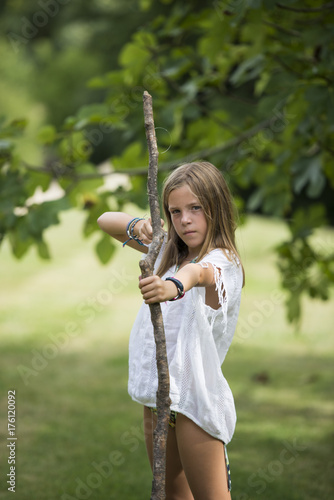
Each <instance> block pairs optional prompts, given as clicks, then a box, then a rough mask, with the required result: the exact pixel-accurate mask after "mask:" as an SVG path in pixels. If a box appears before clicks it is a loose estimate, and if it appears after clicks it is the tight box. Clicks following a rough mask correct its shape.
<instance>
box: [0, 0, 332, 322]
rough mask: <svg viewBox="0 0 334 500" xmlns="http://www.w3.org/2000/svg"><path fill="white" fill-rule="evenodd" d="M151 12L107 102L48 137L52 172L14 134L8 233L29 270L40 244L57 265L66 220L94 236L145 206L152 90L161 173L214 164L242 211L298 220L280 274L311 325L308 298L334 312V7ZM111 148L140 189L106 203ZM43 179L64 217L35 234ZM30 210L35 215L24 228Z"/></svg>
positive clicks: (11, 129)
mask: <svg viewBox="0 0 334 500" xmlns="http://www.w3.org/2000/svg"><path fill="white" fill-rule="evenodd" d="M138 8H141V9H142V13H144V14H145V16H146V19H147V22H146V23H142V24H139V23H138V25H137V26H138V28H137V30H136V31H135V32H134V33H133V35H132V38H131V40H130V41H128V42H127V43H124V44H123V46H122V48H121V50H120V53H119V58H118V68H116V67H115V68H114V69H113V70H112V71H108V72H107V73H106V74H104V75H101V76H96V75H95V76H94V77H92V78H91V79H90V81H89V88H90V89H92V91H96V92H101V93H103V95H104V96H105V98H104V99H103V101H101V102H100V103H99V104H89V105H86V106H84V107H81V108H80V109H79V110H78V111H77V112H75V113H73V114H72V115H71V116H70V117H67V118H66V120H65V121H64V123H63V124H62V125H60V126H55V125H47V126H45V127H44V128H43V129H42V130H41V131H40V133H39V140H40V142H41V143H42V145H43V147H44V148H45V161H44V165H43V166H41V167H36V166H31V165H27V164H26V163H25V162H24V161H23V159H22V158H20V157H19V156H18V155H17V154H16V152H15V148H14V146H15V143H14V141H13V135H15V134H17V133H18V132H20V131H21V129H22V124H21V126H19V125H18V123H20V122H18V123H16V122H12V123H10V124H8V125H6V126H4V128H3V129H2V132H1V134H2V135H1V137H2V139H1V143H0V146H1V150H0V153H1V164H0V166H1V175H2V183H1V189H2V192H3V193H6V200H7V201H6V202H5V206H4V210H3V211H2V215H1V232H2V234H3V235H5V234H8V236H9V238H10V241H11V243H12V248H13V251H14V253H15V255H17V256H18V257H20V256H22V255H23V254H24V253H25V251H26V250H27V248H28V247H29V246H30V245H31V244H33V243H37V245H38V248H39V249H40V250H39V251H40V254H41V255H43V256H47V250H46V249H45V247H44V244H43V238H42V235H43V231H44V229H45V228H46V227H47V226H48V225H49V224H52V223H55V222H56V212H57V210H62V209H64V208H66V207H68V206H76V207H79V208H81V209H85V210H87V212H88V215H87V224H86V226H85V232H86V234H91V232H92V231H93V230H94V229H95V228H96V229H97V227H96V226H95V228H94V224H93V222H92V221H93V220H94V217H96V216H97V215H98V214H99V213H102V212H103V211H105V210H107V209H108V207H110V206H112V209H121V207H122V206H123V204H124V202H126V201H128V200H132V201H135V202H136V203H138V204H139V205H140V206H142V207H145V206H146V204H147V200H146V190H145V181H144V179H143V177H142V174H143V172H145V170H146V164H147V154H146V145H145V134H144V133H143V113H142V93H143V91H144V89H146V90H148V91H149V92H150V93H151V94H152V96H153V102H154V114H155V123H156V125H157V127H159V128H158V129H157V135H158V142H159V148H160V153H161V154H160V171H161V172H165V171H168V170H169V169H170V168H171V167H172V166H174V165H177V164H179V163H181V162H182V161H187V160H189V159H200V158H201V159H208V160H210V161H212V162H213V163H214V164H216V165H217V166H218V167H219V168H220V169H221V170H222V171H223V172H224V174H225V176H226V177H227V179H228V181H229V183H230V184H231V187H232V190H233V191H234V192H235V193H236V194H237V202H238V205H239V206H241V207H242V210H243V211H247V212H252V211H260V212H262V213H264V214H267V215H270V216H275V217H279V218H282V219H284V220H285V221H286V223H287V225H288V227H289V229H290V232H291V237H290V239H289V240H287V241H286V242H283V243H282V244H281V245H280V246H279V247H278V248H277V255H278V258H279V260H278V264H279V268H280V270H281V273H282V284H283V286H284V287H285V288H286V289H287V290H288V301H287V302H288V317H289V319H290V320H291V321H298V319H299V318H300V298H301V296H302V294H304V293H307V294H308V295H310V296H311V297H320V298H322V299H327V298H328V296H329V288H330V286H331V285H332V284H333V273H334V271H333V254H330V252H329V249H328V248H326V245H322V246H321V247H320V248H317V249H315V248H314V246H312V242H311V236H312V233H313V232H314V231H315V230H316V229H317V228H318V227H321V226H323V225H326V224H328V223H332V222H333V213H332V208H333V201H332V200H333V188H334V170H333V168H332V158H333V152H334V151H333V144H332V141H331V137H332V135H333V127H334V114H333V109H334V106H333V85H332V83H333V81H332V75H333V69H334V50H333V49H334V47H333V45H334V42H333V40H334V37H333V32H334V28H333V21H334V13H333V4H332V2H329V3H322V2H319V1H315V2H314V1H312V2H311V1H310V0H309V1H306V2H301V1H294V2H290V3H287V2H276V1H274V0H262V1H261V0H248V1H246V0H228V1H219V0H218V1H214V2H213V3H212V4H210V5H209V6H207V5H205V4H204V5H203V4H202V3H199V2H193V3H192V5H190V4H189V3H188V4H185V3H183V2H180V0H174V1H173V0H171V1H168V2H167V1H161V3H159V4H157V3H155V4H153V2H150V1H145V2H139V3H138ZM101 95H102V94H101ZM20 127H21V128H20ZM106 142H108V143H110V144H111V146H110V156H111V157H112V162H113V164H114V166H115V167H116V169H117V171H119V172H124V173H127V174H130V175H131V190H126V189H124V188H120V187H119V188H117V189H113V190H109V191H108V190H107V191H105V190H104V191H101V190H97V187H99V186H101V185H102V179H101V174H100V173H99V172H98V170H97V168H96V166H95V164H94V158H95V157H94V155H95V154H96V151H97V150H98V149H99V148H101V147H102V146H103V144H105V143H106ZM143 167H144V168H143ZM43 176H44V177H43ZM42 177H43V179H44V180H43V181H42V183H43V185H44V188H45V187H47V186H48V185H49V182H50V181H51V180H52V179H57V181H58V183H59V184H60V186H61V187H62V188H63V189H64V192H65V195H64V198H63V201H64V204H62V203H60V202H58V203H57V204H53V205H52V207H50V206H43V205H45V204H43V205H42V206H41V208H40V210H41V214H44V212H45V214H46V217H45V222H43V223H40V224H38V229H37V230H35V229H34V228H33V225H32V223H31V220H36V218H34V217H33V216H31V215H30V213H31V212H33V211H36V207H34V205H32V206H29V205H28V206H25V205H27V204H26V203H25V200H26V199H27V198H28V197H29V196H31V195H32V194H33V192H34V190H35V188H36V187H37V186H38V185H40V183H41V178H42ZM7 183H9V184H10V186H12V187H11V189H9V187H8V186H7ZM22 206H25V209H26V210H27V213H26V214H25V215H21V214H20V215H18V214H17V213H16V212H17V207H22ZM15 209H16V212H15ZM87 228H89V229H87ZM18 242H20V244H18ZM22 242H23V243H22ZM107 245H108V243H107V240H106V239H103V240H101V243H100V244H99V246H98V248H97V250H98V253H99V255H100V258H101V259H102V260H103V261H104V262H107V260H108V257H109V256H111V255H112V249H111V247H109V249H108V248H106V246H107ZM109 245H111V243H110V242H109ZM17 248H18V249H17ZM101 249H102V250H101ZM311 269H312V273H313V270H314V269H316V272H315V274H314V273H313V277H310V276H309V274H310V270H311ZM312 273H311V274H312Z"/></svg>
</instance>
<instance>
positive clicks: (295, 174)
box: [0, 0, 334, 500]
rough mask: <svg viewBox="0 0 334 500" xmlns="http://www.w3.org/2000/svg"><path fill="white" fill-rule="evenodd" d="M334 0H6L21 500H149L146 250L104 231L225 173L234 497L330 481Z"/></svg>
mask: <svg viewBox="0 0 334 500" xmlns="http://www.w3.org/2000/svg"><path fill="white" fill-rule="evenodd" d="M333 23H334V5H333V2H324V1H323V2H321V1H311V0H308V1H306V2H305V1H304V2H301V1H289V2H287V1H285V2H284V1H283V2H276V1H274V0H227V1H220V0H217V1H212V2H203V1H202V2H199V1H198V2H197V1H192V2H188V3H187V4H184V3H182V2H181V1H179V0H174V1H173V0H164V1H162V0H160V1H158V2H152V1H150V0H141V1H139V0H129V1H128V2H126V3H125V2H121V1H118V0H93V1H91V2H89V3H88V2H85V3H84V2H78V1H76V0H38V1H35V0H32V1H30V2H23V0H11V1H10V2H9V1H2V3H1V5H0V27H1V38H0V71H1V80H0V242H1V247H0V279H1V291H0V294H1V301H0V321H1V323H0V324H1V334H0V344H1V351H0V352H1V363H0V405H1V413H0V499H1V498H4V499H6V498H10V496H9V495H10V494H11V491H8V487H9V486H10V484H7V480H9V478H8V476H7V474H8V473H9V471H10V469H9V467H10V465H9V464H8V457H9V451H8V450H9V449H8V448H7V443H8V440H7V438H8V391H15V395H16V417H15V418H16V421H15V425H16V429H15V432H16V436H17V446H16V457H15V458H16V464H15V466H16V492H17V494H18V498H20V500H25V499H30V498H36V499H41V500H44V499H45V500H53V499H62V500H65V499H73V498H76V499H84V498H91V499H95V498H96V499H97V498H99V499H119V498H124V499H129V500H132V499H136V500H138V499H143V500H144V499H146V498H149V495H150V488H151V472H150V469H149V465H148V462H147V459H146V452H145V446H144V436H143V429H142V423H141V419H142V415H141V407H140V405H137V404H135V403H133V402H132V401H131V400H130V398H129V396H128V395H127V344H128V338H129V333H130V330H131V325H132V323H133V321H134V319H135V317H136V313H137V310H138V308H139V306H140V303H141V298H140V296H139V295H140V294H139V292H138V288H137V283H138V276H139V274H140V271H139V266H138V261H139V258H140V254H136V252H133V251H131V249H129V248H126V247H125V248H122V246H121V245H118V244H117V243H115V242H112V241H111V239H110V238H109V237H107V236H105V235H104V234H102V233H101V231H100V230H99V228H98V226H97V224H96V219H97V218H98V216H99V215H101V214H102V213H103V212H105V211H108V210H122V211H126V212H128V213H130V214H133V215H134V216H137V215H138V216H143V215H148V213H149V209H148V206H147V193H146V171H147V165H148V154H147V146H146V138H145V131H144V126H143V110H142V94H143V91H144V90H147V91H148V92H150V93H151V95H152V97H153V105H154V117H155V126H156V133H157V139H158V147H159V152H160V155H159V169H160V173H159V186H161V183H162V181H163V179H164V177H165V176H166V175H168V173H169V172H170V171H171V170H172V169H173V168H175V166H177V165H179V164H181V163H183V162H185V161H192V160H196V159H202V160H208V161H211V162H212V163H214V164H215V165H216V166H217V167H218V168H219V169H220V170H221V171H222V172H223V174H224V176H225V177H226V179H227V181H228V183H229V185H230V188H231V190H232V192H233V194H234V197H235V201H236V206H237V209H238V212H239V227H238V229H237V241H238V245H239V251H240V254H241V257H242V259H243V264H244V267H245V271H246V287H245V288H244V290H243V297H242V306H241V311H240V319H239V323H238V326H237V329H236V332H235V337H234V340H233V343H232V346H231V349H230V352H229V354H228V356H227V358H226V361H225V362H224V366H223V371H224V375H225V377H226V378H227V380H228V382H229V384H230V386H231V388H232V392H233V394H234V397H235V402H236V408H237V414H238V423H237V428H236V432H235V435H234V437H233V440H232V442H231V443H230V444H229V447H228V450H229V458H230V465H231V473H232V487H233V489H232V495H233V499H234V500H238V499H239V500H250V499H253V498H259V499H261V498H263V499H267V500H268V499H273V500H276V499H277V500H278V499H282V498H285V499H288V500H290V499H291V500H292V499H293V500H297V499H298V500H307V499H311V498H312V499H330V498H332V497H333V491H334V488H333V467H334V460H333V441H334V439H333V437H334V436H333V409H334V408H333V407H334V404H333V397H332V396H333V369H332V365H333V352H334V346H333V339H332V325H333V319H334V314H333V306H332V304H331V299H332V296H333V291H332V285H333V282H334V266H333V255H334V250H333V249H334V233H333V220H334V210H333V204H334V202H333V199H334V198H333V187H334V168H333V153H334V143H333V129H334V113H333V110H334V103H333V70H334V55H333V54H334V50H333V49H334V47H333V40H334V37H333V34H334V27H333Z"/></svg>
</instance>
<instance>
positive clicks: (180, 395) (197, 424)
mask: <svg viewBox="0 0 334 500" xmlns="http://www.w3.org/2000/svg"><path fill="white" fill-rule="evenodd" d="M163 207H164V212H165V216H166V219H167V235H166V238H165V242H164V244H163V246H162V249H161V251H160V254H159V256H158V259H157V262H156V265H155V271H154V272H155V274H154V275H153V276H151V277H148V278H145V279H141V280H140V281H139V288H140V291H141V293H142V296H143V299H144V302H143V305H142V307H141V309H140V311H139V314H138V316H137V319H136V321H135V323H134V326H133V329H132V332H131V336H130V347H129V384H128V389H129V394H130V396H131V397H132V398H133V400H135V401H137V402H139V403H141V404H142V405H143V407H144V425H145V438H146V448H147V453H148V457H149V460H150V463H151V467H152V461H153V431H154V427H155V425H156V413H155V411H156V410H155V406H156V391H157V368H156V357H155V343H154V336H153V327H152V323H151V317H150V311H149V306H148V305H147V304H152V303H154V302H161V308H162V314H163V320H164V327H165V335H166V344H167V356H168V365H169V375H170V398H171V401H172V403H171V414H170V422H169V430H168V439H167V460H166V498H167V500H170V499H180V500H181V499H182V500H193V499H195V500H225V499H230V498H231V496H230V489H231V488H230V473H229V464H228V458H227V453H226V444H227V443H229V441H230V440H231V438H232V435H233V432H234V428H235V422H236V414H235V408H234V401H233V396H232V393H231V390H230V388H229V386H228V383H227V382H226V380H225V378H224V376H223V374H222V371H221V365H222V363H223V361H224V358H225V356H226V353H227V351H228V348H229V346H230V344H231V341H232V337H233V334H234V330H235V327H236V323H237V318H238V313H239V305H240V296H241V288H242V286H243V282H244V275H243V268H242V265H241V262H240V258H239V255H238V252H237V249H236V244H235V236H234V232H235V221H234V205H233V202H232V199H231V195H230V192H229V190H228V187H227V185H226V183H225V180H224V178H223V176H222V175H221V173H220V172H219V171H218V170H217V169H216V167H214V166H213V165H212V164H211V163H208V162H194V163H188V164H185V165H182V166H180V167H178V168H177V169H176V170H174V171H173V172H172V173H171V175H170V176H169V177H168V179H167V180H166V182H165V184H164V190H163ZM98 223H99V225H100V227H101V229H103V230H104V231H106V232H107V233H108V234H110V235H111V236H112V237H114V238H116V239H117V240H119V241H121V242H123V243H124V244H125V243H127V244H128V245H129V246H130V247H132V248H134V249H135V250H139V251H140V252H147V251H148V248H147V246H143V244H144V245H149V244H150V243H151V241H152V227H151V222H150V219H149V220H143V219H138V218H135V219H133V218H132V217H131V216H129V215H127V214H124V213H115V212H106V213H105V214H103V215H102V216H101V217H100V218H99V219H98ZM162 225H163V221H162Z"/></svg>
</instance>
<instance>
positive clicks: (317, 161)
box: [291, 155, 326, 198]
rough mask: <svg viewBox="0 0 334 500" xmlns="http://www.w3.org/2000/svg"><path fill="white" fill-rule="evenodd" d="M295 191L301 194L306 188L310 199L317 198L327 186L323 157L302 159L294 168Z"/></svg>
mask: <svg viewBox="0 0 334 500" xmlns="http://www.w3.org/2000/svg"><path fill="white" fill-rule="evenodd" d="M291 170H292V173H293V174H295V176H294V180H293V187H294V191H295V192H296V193H297V194H299V193H300V192H301V191H302V189H303V188H304V187H306V186H307V185H308V187H307V190H306V193H307V195H308V196H309V197H310V198H317V197H318V196H319V195H320V194H321V193H322V191H323V189H324V187H325V185H326V178H325V176H324V174H323V172H322V158H321V155H317V156H314V157H313V158H300V159H299V160H297V161H296V162H295V163H294V165H293V166H292V169H291Z"/></svg>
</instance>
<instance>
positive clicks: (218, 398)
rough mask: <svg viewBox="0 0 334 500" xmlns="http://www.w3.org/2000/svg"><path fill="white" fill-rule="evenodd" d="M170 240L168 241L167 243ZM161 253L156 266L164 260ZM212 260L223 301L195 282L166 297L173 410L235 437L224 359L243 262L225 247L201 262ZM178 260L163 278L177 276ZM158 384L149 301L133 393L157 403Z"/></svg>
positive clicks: (137, 340)
mask: <svg viewBox="0 0 334 500" xmlns="http://www.w3.org/2000/svg"><path fill="white" fill-rule="evenodd" d="M163 246H164V245H163ZM162 252H163V248H162V249H161V251H160V254H159V256H158V258H157V261H156V265H155V271H156V269H157V268H158V266H159V264H160V261H161V254H162ZM210 264H211V265H212V266H213V269H214V276H215V282H216V290H217V291H218V296H219V303H220V307H219V308H218V309H217V310H215V309H212V308H211V307H210V306H208V305H206V304H205V287H194V288H192V289H191V290H189V291H188V292H186V294H185V296H184V297H183V298H182V299H180V300H176V301H174V302H163V303H161V309H162V314H163V321H164V327H165V336H166V344H167V357H168V365H169V376H170V398H171V401H172V404H171V410H174V411H176V412H179V413H182V414H183V415H185V416H187V417H188V418H190V419H191V420H193V421H194V422H195V423H196V424H197V425H199V426H200V427H201V428H202V429H204V430H205V431H206V432H207V433H208V434H210V435H211V436H214V437H215V438H217V439H220V440H221V441H223V442H224V443H225V444H227V443H229V442H230V441H231V439H232V436H233V433H234V429H235V423H236V412H235V407H234V400H233V395H232V392H231V389H230V387H229V385H228V383H227V381H226V380H225V377H224V376H223V373H222V370H221V365H222V363H223V361H224V359H225V356H226V353H227V351H228V349H229V346H230V344H231V341H232V338H233V335H234V331H235V327H236V323H237V319H238V314H239V306H240V297H241V289H242V281H243V275H242V268H241V265H240V263H239V261H238V260H236V261H234V262H231V261H230V260H228V258H227V257H226V255H225V254H224V252H223V251H222V250H220V249H215V250H212V251H211V252H210V253H208V254H207V255H206V256H205V257H204V258H203V259H202V260H201V261H200V262H199V263H198V265H201V266H202V267H207V266H208V265H210ZM174 274H175V266H173V267H172V268H171V269H169V270H168V271H167V272H166V274H165V275H164V276H163V278H166V277H167V276H173V275H174ZM157 387H158V377H157V367H156V357H155V341H154V335H153V327H152V322H151V315H150V310H149V306H148V305H147V304H145V303H143V304H142V306H141V308H140V310H139V313H138V316H137V318H136V320H135V323H134V325H133V328H132V331H131V335H130V345H129V383H128V390H129V394H130V396H131V397H132V399H133V400H134V401H137V402H138V403H141V404H143V405H146V406H150V407H154V406H156V392H157Z"/></svg>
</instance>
